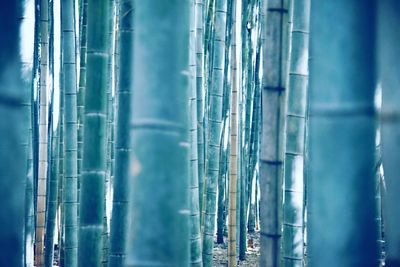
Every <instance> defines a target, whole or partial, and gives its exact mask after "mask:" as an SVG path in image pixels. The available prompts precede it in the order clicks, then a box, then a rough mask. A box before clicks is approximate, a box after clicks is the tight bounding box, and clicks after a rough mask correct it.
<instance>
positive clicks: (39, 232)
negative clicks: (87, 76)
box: [35, 0, 49, 266]
mask: <svg viewBox="0 0 400 267" xmlns="http://www.w3.org/2000/svg"><path fill="white" fill-rule="evenodd" d="M40 53H41V55H40V92H39V95H40V101H39V102H40V104H39V169H38V171H39V174H38V186H37V203H36V232H35V265H36V266H43V264H44V257H43V256H44V236H45V215H46V191H47V167H48V160H47V153H48V151H47V143H48V140H47V139H48V137H47V128H48V114H47V113H48V100H47V89H48V88H47V87H48V85H47V76H48V75H47V74H48V61H49V1H48V0H41V1H40Z"/></svg>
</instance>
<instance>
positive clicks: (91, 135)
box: [78, 0, 110, 267]
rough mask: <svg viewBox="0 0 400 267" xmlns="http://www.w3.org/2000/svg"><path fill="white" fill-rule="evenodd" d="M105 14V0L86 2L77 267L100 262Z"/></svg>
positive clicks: (104, 101) (106, 36) (106, 63)
mask: <svg viewBox="0 0 400 267" xmlns="http://www.w3.org/2000/svg"><path fill="white" fill-rule="evenodd" d="M89 10H90V12H89ZM109 13H110V12H109V1H106V0H102V1H94V0H88V15H87V16H88V18H87V19H88V28H87V31H88V32H87V69H86V71H87V72H86V90H85V115H84V123H85V131H84V134H83V159H82V172H81V190H80V214H79V242H78V264H79V266H88V267H90V266H93V267H94V266H96V267H98V266H100V264H101V259H102V256H101V255H102V254H101V252H102V244H101V235H102V232H103V210H104V203H103V199H104V179H105V172H106V147H107V143H106V141H107V139H106V123H107V122H106V117H107V102H106V101H107V98H106V92H107V79H108V67H107V65H108V58H109V48H108V46H109V40H108V38H109V36H108V30H109V23H110V20H109Z"/></svg>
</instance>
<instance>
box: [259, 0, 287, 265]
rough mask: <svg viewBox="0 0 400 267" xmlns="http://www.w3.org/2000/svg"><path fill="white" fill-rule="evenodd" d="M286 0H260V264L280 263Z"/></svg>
mask: <svg viewBox="0 0 400 267" xmlns="http://www.w3.org/2000/svg"><path fill="white" fill-rule="evenodd" d="M288 6H289V1H288V0H269V1H265V0H263V4H262V7H261V20H262V23H263V33H262V46H263V57H264V58H263V69H264V73H263V81H262V87H263V90H262V114H263V115H262V118H263V122H262V134H261V154H260V191H261V192H260V196H261V199H260V222H261V231H260V235H261V237H260V245H261V257H260V266H262V267H264V266H280V262H279V259H280V246H281V245H280V243H281V217H282V215H281V205H282V169H283V168H282V163H283V162H282V160H283V150H284V148H283V125H284V123H283V122H284V119H283V118H284V111H285V103H284V99H285V90H286V58H287V39H288V29H287V21H288Z"/></svg>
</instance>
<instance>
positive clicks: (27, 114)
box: [21, 0, 38, 266]
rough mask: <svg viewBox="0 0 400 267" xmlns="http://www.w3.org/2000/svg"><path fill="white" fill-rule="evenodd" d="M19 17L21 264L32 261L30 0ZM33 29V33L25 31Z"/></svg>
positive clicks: (34, 37)
mask: <svg viewBox="0 0 400 267" xmlns="http://www.w3.org/2000/svg"><path fill="white" fill-rule="evenodd" d="M22 3H23V5H22V6H23V11H22V14H21V15H22V17H21V33H22V34H23V37H22V40H21V41H22V42H24V43H28V44H29V45H28V46H27V48H26V49H24V51H23V52H22V53H21V68H22V69H21V70H22V73H21V76H22V82H23V87H24V91H23V92H24V98H23V108H24V111H23V116H24V118H23V120H24V126H25V127H26V129H24V131H26V134H27V136H26V137H27V138H26V139H25V140H22V145H23V153H24V159H26V164H27V165H26V169H25V179H24V186H25V188H24V190H25V205H24V207H25V209H24V233H23V248H22V250H23V255H24V262H23V264H24V266H32V265H33V262H32V260H33V238H34V213H33V210H34V205H33V158H32V157H33V154H32V153H33V139H32V138H33V135H32V98H33V74H34V72H33V70H34V68H35V67H37V64H36V61H35V60H34V55H36V54H37V51H35V47H36V46H37V36H38V34H37V32H35V30H36V24H35V10H34V1H33V0H24V1H22ZM28 32H34V33H35V34H34V35H29V36H28V34H26V33H28Z"/></svg>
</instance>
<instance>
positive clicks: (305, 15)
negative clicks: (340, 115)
mask: <svg viewBox="0 0 400 267" xmlns="http://www.w3.org/2000/svg"><path fill="white" fill-rule="evenodd" d="M291 12H292V14H291V17H292V24H291V29H290V37H291V47H290V50H291V53H290V60H289V69H288V71H289V81H288V94H287V103H288V104H287V109H286V142H285V147H286V148H285V167H284V168H285V170H284V173H285V175H284V198H285V202H284V203H283V213H284V214H283V242H282V253H283V262H282V264H283V266H288V267H289V266H300V267H301V266H303V265H304V259H303V254H304V251H303V250H304V248H303V244H304V239H303V221H304V218H303V206H304V200H303V195H304V190H303V188H304V141H305V130H306V129H305V125H306V116H307V106H308V105H307V89H308V38H309V20H310V0H299V1H294V2H293V6H292V10H291Z"/></svg>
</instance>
